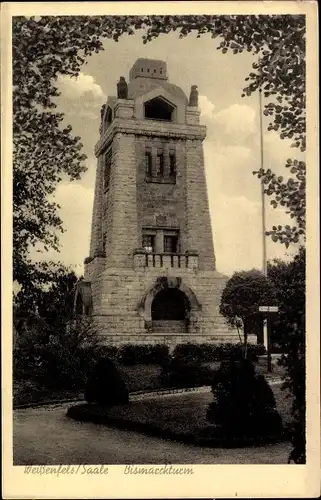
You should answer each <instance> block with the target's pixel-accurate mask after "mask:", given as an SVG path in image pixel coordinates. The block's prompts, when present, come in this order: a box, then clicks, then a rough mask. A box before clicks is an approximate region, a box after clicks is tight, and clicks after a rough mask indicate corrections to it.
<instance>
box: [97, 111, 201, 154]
mask: <svg viewBox="0 0 321 500" xmlns="http://www.w3.org/2000/svg"><path fill="white" fill-rule="evenodd" d="M117 133H121V134H132V135H143V136H146V137H168V138H173V139H181V140H187V139H189V140H200V141H203V140H204V139H205V137H206V126H205V125H188V124H177V123H167V122H159V121H154V120H150V121H149V120H146V119H145V120H137V119H129V120H128V119H123V118H116V119H115V120H114V121H113V122H112V123H111V125H110V126H109V127H108V129H107V130H106V131H105V132H104V133H103V134H102V135H101V137H100V139H99V141H98V142H97V144H96V146H95V155H96V156H99V155H100V154H101V152H102V151H103V150H104V149H105V147H106V145H108V144H109V143H110V142H111V141H112V140H113V138H114V136H115V134H117Z"/></svg>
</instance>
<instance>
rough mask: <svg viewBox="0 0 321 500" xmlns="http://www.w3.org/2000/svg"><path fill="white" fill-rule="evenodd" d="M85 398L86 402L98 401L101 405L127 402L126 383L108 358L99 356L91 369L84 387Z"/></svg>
mask: <svg viewBox="0 0 321 500" xmlns="http://www.w3.org/2000/svg"><path fill="white" fill-rule="evenodd" d="M85 399H86V401H87V402H88V403H98V404H99V405H101V406H113V405H117V404H125V403H128V401H129V396H128V390H127V388H126V385H125V383H124V381H123V379H122V377H121V375H120V374H119V372H118V370H117V368H116V366H115V364H114V363H113V362H112V361H111V360H110V359H109V358H107V357H105V358H101V359H100V360H99V361H97V363H96V364H95V366H94V367H93V369H92V370H91V372H90V374H89V377H88V381H87V384H86V388H85Z"/></svg>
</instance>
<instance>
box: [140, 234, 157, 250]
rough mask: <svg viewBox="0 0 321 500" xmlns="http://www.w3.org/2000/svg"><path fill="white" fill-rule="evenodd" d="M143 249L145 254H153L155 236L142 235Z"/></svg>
mask: <svg viewBox="0 0 321 500" xmlns="http://www.w3.org/2000/svg"><path fill="white" fill-rule="evenodd" d="M143 248H144V249H145V250H146V252H150V253H153V252H155V236H154V235H153V234H143Z"/></svg>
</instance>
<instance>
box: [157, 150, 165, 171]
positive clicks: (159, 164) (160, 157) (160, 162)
mask: <svg viewBox="0 0 321 500" xmlns="http://www.w3.org/2000/svg"><path fill="white" fill-rule="evenodd" d="M157 175H158V176H160V177H163V176H164V155H163V153H158V155H157Z"/></svg>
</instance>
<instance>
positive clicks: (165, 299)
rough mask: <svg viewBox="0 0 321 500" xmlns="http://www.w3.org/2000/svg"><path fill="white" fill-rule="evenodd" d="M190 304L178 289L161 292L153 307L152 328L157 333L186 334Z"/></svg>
mask: <svg viewBox="0 0 321 500" xmlns="http://www.w3.org/2000/svg"><path fill="white" fill-rule="evenodd" d="M189 311H190V303H189V300H188V298H187V297H186V295H185V293H183V292H182V291H181V290H179V289H178V288H166V289H163V290H160V291H159V292H158V293H157V294H156V295H155V297H154V300H153V302H152V307H151V313H152V327H153V331H156V332H169V333H170V332H174V331H176V332H185V331H186V330H187V325H188V318H189Z"/></svg>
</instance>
